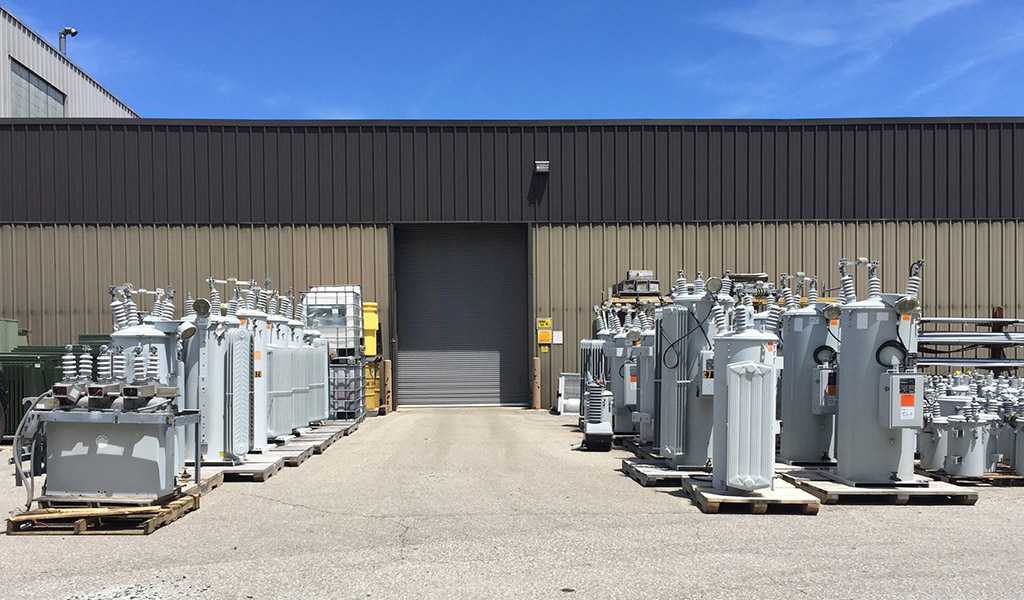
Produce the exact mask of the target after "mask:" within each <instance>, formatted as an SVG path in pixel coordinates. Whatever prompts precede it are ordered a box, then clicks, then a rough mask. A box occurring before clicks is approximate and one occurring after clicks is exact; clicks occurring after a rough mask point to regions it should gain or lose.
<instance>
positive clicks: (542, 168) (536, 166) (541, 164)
mask: <svg viewBox="0 0 1024 600" xmlns="http://www.w3.org/2000/svg"><path fill="white" fill-rule="evenodd" d="M533 172H534V173H550V172H551V161H550V160H535V161H533Z"/></svg>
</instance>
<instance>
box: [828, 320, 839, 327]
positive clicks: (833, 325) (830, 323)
mask: <svg viewBox="0 0 1024 600" xmlns="http://www.w3.org/2000/svg"><path fill="white" fill-rule="evenodd" d="M828 324H829V325H831V326H832V327H835V326H836V325H838V324H839V319H832V320H831V321H829V323H828Z"/></svg>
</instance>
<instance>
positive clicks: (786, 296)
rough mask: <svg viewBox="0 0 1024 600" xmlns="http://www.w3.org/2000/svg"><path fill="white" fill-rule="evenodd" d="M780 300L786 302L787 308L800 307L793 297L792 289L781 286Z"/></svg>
mask: <svg viewBox="0 0 1024 600" xmlns="http://www.w3.org/2000/svg"><path fill="white" fill-rule="evenodd" d="M782 301H783V302H784V303H785V304H786V309H787V310H794V309H797V308H800V304H799V303H798V302H797V301H796V299H795V298H794V297H793V290H792V289H790V288H788V287H785V288H782ZM773 306H774V305H773Z"/></svg>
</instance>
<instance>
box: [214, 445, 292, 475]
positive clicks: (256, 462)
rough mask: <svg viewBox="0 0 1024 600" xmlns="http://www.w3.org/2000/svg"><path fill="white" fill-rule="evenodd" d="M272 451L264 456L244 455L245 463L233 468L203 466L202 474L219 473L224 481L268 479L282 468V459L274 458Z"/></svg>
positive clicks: (279, 457) (280, 457) (281, 457)
mask: <svg viewBox="0 0 1024 600" xmlns="http://www.w3.org/2000/svg"><path fill="white" fill-rule="evenodd" d="M272 452H273V451H271V452H267V453H264V454H252V453H250V454H246V455H245V462H243V463H242V464H239V465H234V466H221V465H210V466H203V473H204V474H205V473H207V472H209V473H210V474H211V476H212V475H214V474H217V473H220V474H221V475H222V476H223V478H224V480H225V481H256V482H262V481H266V480H268V479H270V478H271V477H273V476H274V475H277V473H278V472H279V471H280V470H281V469H282V468H284V457H283V456H274V455H273V454H272Z"/></svg>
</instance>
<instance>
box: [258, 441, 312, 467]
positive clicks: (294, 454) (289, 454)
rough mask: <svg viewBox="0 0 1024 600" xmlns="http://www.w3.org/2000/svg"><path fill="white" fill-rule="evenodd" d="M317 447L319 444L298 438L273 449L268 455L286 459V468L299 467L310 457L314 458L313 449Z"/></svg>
mask: <svg viewBox="0 0 1024 600" xmlns="http://www.w3.org/2000/svg"><path fill="white" fill-rule="evenodd" d="M316 445H317V442H309V441H306V440H302V439H298V438H296V439H294V440H291V441H289V442H285V443H283V444H281V445H280V446H278V447H277V448H271V449H270V452H267V454H268V455H269V456H280V457H281V458H282V459H284V465H285V466H286V467H297V466H299V465H301V464H302V463H304V462H306V460H307V459H309V457H310V456H313V447H314V446H316Z"/></svg>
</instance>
